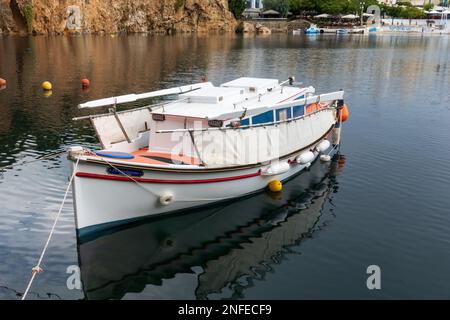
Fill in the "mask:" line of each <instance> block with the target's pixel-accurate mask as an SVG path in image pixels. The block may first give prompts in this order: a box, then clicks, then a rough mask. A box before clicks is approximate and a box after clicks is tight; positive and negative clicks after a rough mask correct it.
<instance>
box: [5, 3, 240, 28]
mask: <svg viewBox="0 0 450 320" xmlns="http://www.w3.org/2000/svg"><path fill="white" fill-rule="evenodd" d="M235 27H236V21H235V19H234V18H233V15H232V14H231V13H230V12H229V11H228V1H227V0H0V30H1V31H0V32H3V33H21V34H26V33H33V34H62V33H77V32H79V33H116V32H154V33H172V32H206V31H234V29H235Z"/></svg>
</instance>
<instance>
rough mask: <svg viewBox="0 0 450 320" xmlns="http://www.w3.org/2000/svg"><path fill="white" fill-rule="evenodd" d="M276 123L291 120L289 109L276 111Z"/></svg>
mask: <svg viewBox="0 0 450 320" xmlns="http://www.w3.org/2000/svg"><path fill="white" fill-rule="evenodd" d="M276 113H277V121H283V120H287V119H290V118H292V114H291V108H283V109H277V110H276Z"/></svg>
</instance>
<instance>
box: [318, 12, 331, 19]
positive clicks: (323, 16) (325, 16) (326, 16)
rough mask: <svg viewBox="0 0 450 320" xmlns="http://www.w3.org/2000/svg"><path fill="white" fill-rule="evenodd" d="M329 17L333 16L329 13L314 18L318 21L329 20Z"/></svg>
mask: <svg viewBox="0 0 450 320" xmlns="http://www.w3.org/2000/svg"><path fill="white" fill-rule="evenodd" d="M329 17H331V16H330V15H329V14H328V13H322V14H319V15H317V16H314V18H317V19H325V18H329Z"/></svg>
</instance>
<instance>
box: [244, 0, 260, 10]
mask: <svg viewBox="0 0 450 320" xmlns="http://www.w3.org/2000/svg"><path fill="white" fill-rule="evenodd" d="M247 8H248V9H262V8H263V0H247Z"/></svg>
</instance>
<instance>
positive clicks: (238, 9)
mask: <svg viewBox="0 0 450 320" xmlns="http://www.w3.org/2000/svg"><path fill="white" fill-rule="evenodd" d="M245 8H247V1H245V0H228V10H230V11H231V13H232V14H233V15H234V17H235V18H236V19H239V18H240V17H241V16H242V12H244V10H245Z"/></svg>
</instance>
